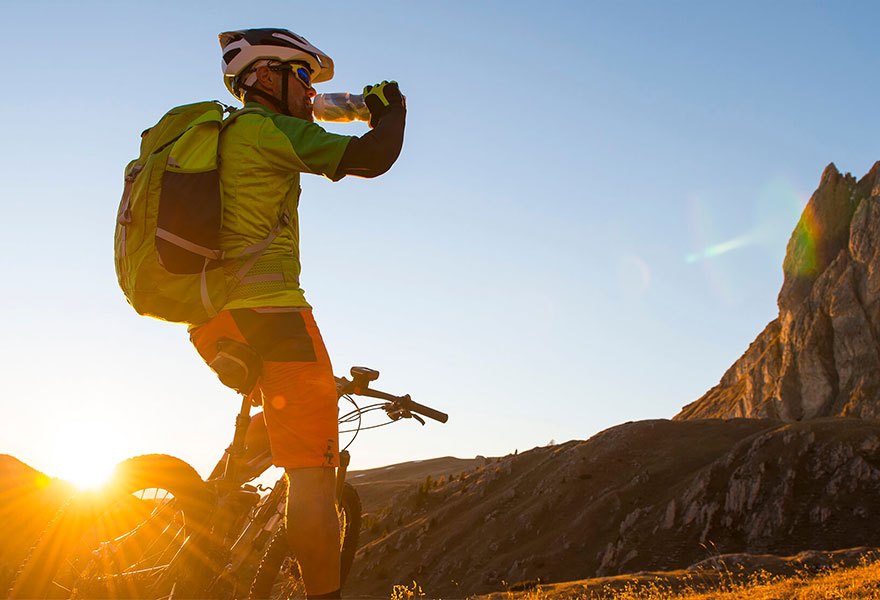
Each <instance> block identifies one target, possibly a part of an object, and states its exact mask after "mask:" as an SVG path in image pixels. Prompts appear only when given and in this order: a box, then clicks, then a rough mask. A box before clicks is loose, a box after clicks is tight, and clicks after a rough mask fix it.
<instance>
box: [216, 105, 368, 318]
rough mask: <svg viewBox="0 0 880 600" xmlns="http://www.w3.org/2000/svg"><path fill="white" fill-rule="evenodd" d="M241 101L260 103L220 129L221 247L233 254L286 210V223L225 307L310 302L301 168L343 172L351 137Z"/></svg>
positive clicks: (233, 265)
mask: <svg viewBox="0 0 880 600" xmlns="http://www.w3.org/2000/svg"><path fill="white" fill-rule="evenodd" d="M245 107H246V108H257V109H262V110H261V112H255V113H249V114H243V115H241V116H239V117H238V118H237V119H236V120H235V121H234V122H233V123H231V124H230V125H229V126H228V127H227V128H226V129H224V131H223V134H222V135H221V137H220V148H219V155H220V189H221V193H222V194H223V224H222V227H221V230H220V247H221V248H222V249H223V250H225V251H226V252H227V254H229V255H233V256H234V255H237V254H239V253H241V251H243V250H244V249H245V248H247V247H248V246H250V245H252V244H256V243H258V242H260V241H261V240H263V239H265V238H266V236H267V235H268V234H269V232H270V231H271V230H272V228H273V227H275V225H276V224H277V223H278V222H279V220H281V219H282V215H283V214H284V213H285V212H286V213H287V214H288V215H289V223H288V224H287V225H286V226H285V227H284V228H283V230H282V231H281V233H280V234H279V235H278V237H277V238H276V239H275V240H274V241H273V242H272V244H271V245H270V246H269V247H268V248H267V249H266V251H265V252H264V253H263V255H262V256H261V257H260V259H259V260H258V261H257V263H256V264H255V265H254V266H253V267H252V268H251V269H250V270H249V271H248V277H247V278H246V279H245V282H244V283H242V284H241V285H238V286H237V287H235V288H234V289H233V290H232V292H231V294H230V296H229V300H228V302H227V303H226V305H225V306H224V307H223V308H224V309H232V308H256V307H261V306H283V307H290V306H299V307H308V306H309V304H308V303H307V302H306V299H305V296H304V294H303V291H302V289H301V288H300V285H299V274H300V260H299V218H298V215H297V207H298V205H299V196H300V191H301V189H300V184H299V175H300V173H314V174H316V175H324V176H325V177H328V178H330V179H332V180H334V181H336V180H338V179H340V178H341V176H337V174H336V173H337V169H338V167H339V161H340V159H341V158H342V155H343V153H344V152H345V149H346V147H347V146H348V143H349V141H350V140H351V139H352V138H351V137H350V136H344V135H336V134H333V133H328V132H327V131H324V129H322V128H321V127H320V126H318V125H316V124H315V123H311V122H309V121H305V120H303V119H298V118H295V117H288V116H285V115H281V114H278V113H273V112H271V111H269V110H268V109H265V108H264V107H262V106H261V105H260V104H257V103H248V104H246V105H245ZM243 262H244V261H242V260H239V261H232V262H231V263H230V265H229V266H228V267H227V269H226V272H227V274H228V275H229V283H230V287H231V285H232V284H233V283H234V281H235V280H234V277H233V274H234V273H236V272H237V271H238V269H239V268H240V267H241V265H242V264H243ZM279 274H280V275H281V276H279Z"/></svg>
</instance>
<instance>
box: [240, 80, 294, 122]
mask: <svg viewBox="0 0 880 600" xmlns="http://www.w3.org/2000/svg"><path fill="white" fill-rule="evenodd" d="M284 81H285V83H282V84H281V90H282V91H281V96H282V97H281V98H280V99H279V98H276V97H275V96H273V95H272V94H270V93H268V92H264V91H263V90H261V89H259V88H257V87H254V86H252V85H243V84H242V85H240V86H239V87H240V88H241V89H243V90H244V91H245V92H247V93H248V94H249V95H252V96H261V97H262V98H265V99H266V100H269V101H270V102H271V103H272V105H273V106H275V108H276V109H278V111H277V112H279V113H281V114H283V115H287V116H290V114H289V112H288V110H289V109H288V108H287V77H285V78H284Z"/></svg>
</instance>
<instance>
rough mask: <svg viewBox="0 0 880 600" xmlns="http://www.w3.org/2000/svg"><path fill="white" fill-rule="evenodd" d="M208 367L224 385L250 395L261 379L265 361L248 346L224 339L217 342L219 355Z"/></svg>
mask: <svg viewBox="0 0 880 600" xmlns="http://www.w3.org/2000/svg"><path fill="white" fill-rule="evenodd" d="M208 366H209V367H211V369H213V370H214V372H215V373H217V377H219V378H220V382H221V383H222V384H223V385H225V386H228V387H231V388H232V389H234V390H235V391H237V392H238V393H240V394H245V395H248V394H250V393H251V390H253V389H254V386H255V385H256V384H257V379H259V378H260V372H261V371H262V370H263V360H262V359H261V358H260V355H259V354H257V353H256V351H255V350H254V349H253V348H251V347H250V346H248V345H247V344H243V343H241V342H236V341H235V340H230V339H229V338H222V339H221V340H219V341H218V342H217V354H216V356H214V359H213V360H212V361H211V362H210V363H208Z"/></svg>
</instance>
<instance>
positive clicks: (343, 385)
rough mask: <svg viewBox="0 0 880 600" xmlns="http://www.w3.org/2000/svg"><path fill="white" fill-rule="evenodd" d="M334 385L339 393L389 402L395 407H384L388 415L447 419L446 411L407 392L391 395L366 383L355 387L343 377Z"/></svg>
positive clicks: (441, 421) (437, 419)
mask: <svg viewBox="0 0 880 600" xmlns="http://www.w3.org/2000/svg"><path fill="white" fill-rule="evenodd" d="M336 385H337V387H338V389H339V393H340V395H343V394H355V395H357V396H367V397H370V398H378V399H379V400H386V401H388V402H390V403H391V404H392V405H393V406H394V407H395V408H391V409H388V408H386V409H385V410H386V412H388V414H389V416H391V415H392V413H395V412H396V413H398V414H399V416H398V417H397V418H400V417H401V416H402V417H410V416H412V415H411V414H409V413H416V414H420V415H423V416H425V417H428V418H429V419H434V420H435V421H439V422H440V423H445V422H446V421H448V420H449V415H447V414H446V413H444V412H441V411H439V410H435V409H433V408H431V407H430V406H425V405H424V404H419V403H418V402H415V401H413V399H412V398H410V396H409V394H406V395H405V396H393V395H391V394H389V393H387V392H382V391H379V390H374V389H371V388H368V387H366V385H365V386H364V387H356V386H355V383H354V382H353V381H349V380H348V379H346V378H345V377H337V378H336ZM391 418H392V419H394V418H395V417H394V416H391Z"/></svg>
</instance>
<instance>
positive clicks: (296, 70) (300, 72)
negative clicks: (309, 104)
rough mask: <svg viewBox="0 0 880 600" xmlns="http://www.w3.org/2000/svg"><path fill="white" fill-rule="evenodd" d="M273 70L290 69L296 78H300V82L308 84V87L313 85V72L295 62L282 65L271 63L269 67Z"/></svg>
mask: <svg viewBox="0 0 880 600" xmlns="http://www.w3.org/2000/svg"><path fill="white" fill-rule="evenodd" d="M269 68H270V69H272V70H273V71H290V72H291V73H293V74H294V75H296V78H297V79H299V82H300V83H301V84H303V85H304V86H306V89H309V88H310V87H312V74H311V73H309V70H308V69H307V68H305V67H303V66H301V65H297V64H293V63H283V64H280V65H271V66H270V67H269Z"/></svg>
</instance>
